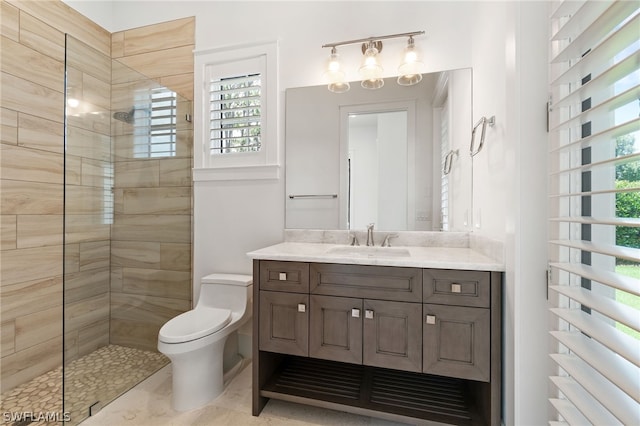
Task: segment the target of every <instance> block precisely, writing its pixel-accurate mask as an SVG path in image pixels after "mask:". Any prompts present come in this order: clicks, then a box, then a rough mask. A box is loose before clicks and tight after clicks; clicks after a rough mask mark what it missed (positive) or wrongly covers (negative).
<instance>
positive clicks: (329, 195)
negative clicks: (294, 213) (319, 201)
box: [289, 194, 338, 200]
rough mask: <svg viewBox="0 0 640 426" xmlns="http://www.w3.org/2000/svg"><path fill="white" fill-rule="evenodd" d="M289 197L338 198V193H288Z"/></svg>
mask: <svg viewBox="0 0 640 426" xmlns="http://www.w3.org/2000/svg"><path fill="white" fill-rule="evenodd" d="M289 198H290V199H292V200H293V199H294V198H338V194H302V195H297V194H296V195H294V194H289Z"/></svg>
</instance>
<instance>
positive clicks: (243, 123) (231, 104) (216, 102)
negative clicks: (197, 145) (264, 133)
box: [209, 74, 262, 155]
mask: <svg viewBox="0 0 640 426" xmlns="http://www.w3.org/2000/svg"><path fill="white" fill-rule="evenodd" d="M261 81H262V79H261V75H260V74H251V75H241V76H233V77H225V78H221V79H217V80H214V81H212V82H211V84H210V92H209V95H210V97H209V102H210V112H211V127H210V130H211V138H210V141H211V145H210V149H211V154H212V155H217V154H232V153H239V152H255V151H260V147H261V128H262V121H261V116H262V113H261V111H262V88H261Z"/></svg>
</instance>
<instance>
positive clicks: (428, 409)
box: [260, 353, 484, 425]
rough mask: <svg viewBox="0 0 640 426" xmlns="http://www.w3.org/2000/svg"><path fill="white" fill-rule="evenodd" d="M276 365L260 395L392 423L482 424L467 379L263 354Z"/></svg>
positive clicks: (471, 388)
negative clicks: (382, 419)
mask: <svg viewBox="0 0 640 426" xmlns="http://www.w3.org/2000/svg"><path fill="white" fill-rule="evenodd" d="M261 356H262V357H263V360H264V359H265V358H273V359H272V361H275V358H277V359H278V360H277V361H275V362H276V365H277V366H276V367H275V368H274V371H273V374H272V375H271V376H270V377H269V378H268V379H267V381H266V383H265V385H264V386H263V387H262V389H261V390H260V396H262V397H266V398H274V399H280V400H285V401H290V402H298V403H304V404H307V405H314V406H318V407H324V408H332V409H337V410H342V411H347V412H352V413H356V414H364V415H374V416H376V417H382V418H387V419H390V420H399V421H407V422H410V423H415V422H416V421H419V420H422V421H425V422H426V421H431V422H435V423H444V424H456V425H476V424H484V421H483V420H482V416H481V415H480V414H479V413H478V411H477V409H476V406H475V398H474V388H473V386H472V385H470V383H469V381H468V380H463V379H455V378H447V377H440V376H434V375H428V374H420V373H411V372H406V371H398V370H390V369H385V368H378V367H369V366H363V365H354V364H347V363H340V362H335V361H326V360H318V359H313V358H304V357H296V356H284V357H283V356H280V355H279V354H269V353H262V355H261Z"/></svg>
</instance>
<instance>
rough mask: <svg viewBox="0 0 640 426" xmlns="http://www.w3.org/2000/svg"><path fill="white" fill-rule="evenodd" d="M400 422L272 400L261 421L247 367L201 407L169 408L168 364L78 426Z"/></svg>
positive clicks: (298, 425) (356, 425) (288, 425)
mask: <svg viewBox="0 0 640 426" xmlns="http://www.w3.org/2000/svg"><path fill="white" fill-rule="evenodd" d="M399 424H400V423H394V422H389V421H385V420H380V419H375V418H370V417H365V416H358V415H354V414H349V413H343V412H339V411H333V410H324V409H320V408H316V407H309V406H305V405H300V404H293V403H288V402H284V401H276V400H271V401H269V403H268V404H267V405H266V407H265V408H264V410H263V411H262V413H261V414H260V416H259V417H254V416H252V415H251V364H249V365H247V366H246V367H245V368H244V369H243V370H242V371H240V373H238V375H237V376H236V377H235V378H234V379H233V380H231V382H230V383H229V384H228V385H227V387H226V389H225V391H224V393H223V394H222V395H220V396H219V397H218V398H216V399H215V400H214V401H212V402H210V403H209V404H208V405H206V406H204V407H203V408H200V409H195V410H192V411H186V412H177V411H174V410H173V409H172V408H171V365H168V366H166V367H164V368H162V369H161V370H160V371H158V372H157V373H155V374H154V375H152V376H151V377H149V378H148V379H147V380H145V381H143V382H142V383H140V384H139V385H138V386H136V387H134V388H133V389H131V390H130V391H129V392H127V393H126V394H124V395H123V396H121V397H120V398H118V399H117V400H116V401H114V402H112V403H111V404H109V405H107V406H106V407H104V408H103V409H102V410H101V411H100V412H99V413H97V414H96V415H94V416H93V417H90V418H88V419H87V420H85V421H84V422H82V423H81V424H80V426H115V425H117V426H170V425H171V426H173V425H175V426H186V425H211V426H214V425H215V426H218V425H229V426H232V425H233V426H243V425H278V426H280V425H285V426H303V425H354V426H364V425H376V426H382V425H385V426H390V425H399Z"/></svg>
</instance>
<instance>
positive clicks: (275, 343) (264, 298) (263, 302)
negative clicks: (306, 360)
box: [260, 291, 309, 356]
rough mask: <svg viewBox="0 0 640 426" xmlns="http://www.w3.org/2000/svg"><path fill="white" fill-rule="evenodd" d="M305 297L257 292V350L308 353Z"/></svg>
mask: <svg viewBox="0 0 640 426" xmlns="http://www.w3.org/2000/svg"><path fill="white" fill-rule="evenodd" d="M308 307H309V296H308V295H306V294H297V293H282V292H278V291H261V292H260V350H262V351H270V352H278V353H283V354H291V355H300V356H307V355H308V354H309V313H308V310H309V309H308Z"/></svg>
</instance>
